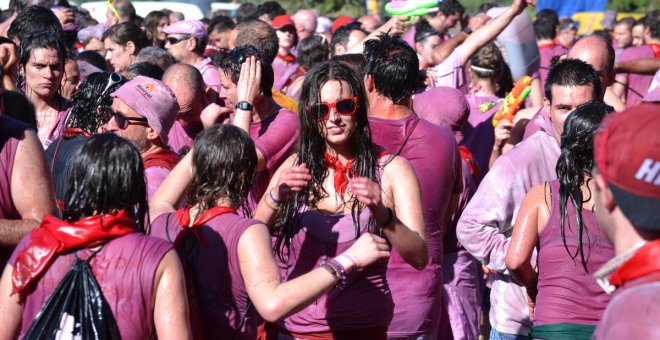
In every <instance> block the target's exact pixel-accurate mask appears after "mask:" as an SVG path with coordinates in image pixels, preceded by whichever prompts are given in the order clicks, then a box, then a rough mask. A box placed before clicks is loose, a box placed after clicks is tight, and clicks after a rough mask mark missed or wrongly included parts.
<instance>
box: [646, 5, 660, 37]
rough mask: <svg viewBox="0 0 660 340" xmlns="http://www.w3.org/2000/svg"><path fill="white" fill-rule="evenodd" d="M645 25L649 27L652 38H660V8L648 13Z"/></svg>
mask: <svg viewBox="0 0 660 340" xmlns="http://www.w3.org/2000/svg"><path fill="white" fill-rule="evenodd" d="M644 27H646V28H648V29H649V32H650V33H651V38H653V39H660V9H656V10H653V11H652V12H651V13H649V14H647V15H646V20H645V21H644Z"/></svg>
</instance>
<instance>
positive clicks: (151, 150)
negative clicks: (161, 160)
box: [140, 143, 164, 159]
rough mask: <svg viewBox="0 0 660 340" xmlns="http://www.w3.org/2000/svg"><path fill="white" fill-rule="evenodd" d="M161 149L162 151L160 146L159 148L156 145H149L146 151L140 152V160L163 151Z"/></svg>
mask: <svg viewBox="0 0 660 340" xmlns="http://www.w3.org/2000/svg"><path fill="white" fill-rule="evenodd" d="M163 149H164V147H162V146H159V145H156V144H153V143H149V146H148V147H147V149H145V150H144V151H141V152H140V156H142V158H143V159H144V158H145V157H147V156H149V155H151V154H153V153H156V152H158V151H160V150H163Z"/></svg>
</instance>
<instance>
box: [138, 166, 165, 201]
mask: <svg viewBox="0 0 660 340" xmlns="http://www.w3.org/2000/svg"><path fill="white" fill-rule="evenodd" d="M169 174H170V170H169V169H166V168H163V167H159V166H152V167H150V168H146V169H144V180H145V181H146V182H147V201H150V200H151V197H153V195H154V194H155V193H156V191H157V190H158V188H160V185H161V184H163V182H164V181H165V178H167V175H169Z"/></svg>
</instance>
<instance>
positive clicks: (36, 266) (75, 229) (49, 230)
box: [12, 210, 137, 294]
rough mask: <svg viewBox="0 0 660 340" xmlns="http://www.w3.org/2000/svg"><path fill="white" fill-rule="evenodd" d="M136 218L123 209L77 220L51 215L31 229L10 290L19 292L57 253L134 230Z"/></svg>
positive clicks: (42, 272) (97, 243) (102, 241)
mask: <svg viewBox="0 0 660 340" xmlns="http://www.w3.org/2000/svg"><path fill="white" fill-rule="evenodd" d="M136 227H137V226H136V224H135V220H134V219H133V218H131V217H130V216H129V215H128V213H126V211H125V210H121V211H119V212H118V213H116V214H105V215H94V216H90V217H84V218H81V219H80V220H78V221H76V222H69V221H63V220H60V219H58V218H55V217H53V216H51V215H47V216H46V217H44V219H43V221H42V222H41V225H40V226H39V228H37V229H34V230H33V231H32V232H31V233H30V239H29V241H28V246H27V247H26V248H25V249H23V250H22V251H21V252H20V253H19V254H18V256H17V257H16V264H15V265H14V272H13V273H12V283H13V286H14V289H13V293H19V294H20V293H22V292H23V291H24V290H25V289H26V288H27V287H28V286H29V285H30V284H31V283H33V282H35V281H36V280H38V279H39V278H40V277H41V275H43V274H44V273H45V272H46V271H47V270H48V268H49V267H50V266H51V265H52V264H53V261H55V259H56V258H57V256H58V255H60V254H64V253H67V252H71V251H73V250H77V249H82V248H90V247H97V246H100V245H102V244H105V243H106V242H108V241H110V240H112V239H115V238H118V237H121V236H124V235H126V234H130V233H133V232H135V231H136Z"/></svg>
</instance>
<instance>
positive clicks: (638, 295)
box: [593, 104, 660, 340]
mask: <svg viewBox="0 0 660 340" xmlns="http://www.w3.org/2000/svg"><path fill="white" fill-rule="evenodd" d="M658 131H660V105H657V104H642V105H639V106H636V107H633V108H630V109H627V110H626V111H624V112H621V113H615V114H612V115H611V116H610V117H606V119H605V120H603V122H602V123H601V126H600V129H599V130H598V132H597V134H596V137H595V139H594V158H595V165H594V169H593V176H594V179H595V181H596V189H595V192H594V193H593V195H594V199H595V206H594V210H595V211H594V213H595V215H596V219H597V221H598V225H599V226H600V228H601V229H602V230H603V232H604V233H605V235H606V236H607V238H608V240H609V241H610V242H611V243H612V244H613V245H614V251H615V253H616V257H614V258H613V259H612V260H610V261H609V262H607V263H606V264H605V265H604V266H603V267H602V268H601V269H600V270H599V271H597V272H596V274H595V275H594V276H595V277H596V279H597V280H598V283H599V284H601V286H602V287H603V288H604V289H605V291H607V292H608V293H612V292H614V296H613V298H612V300H611V301H610V303H609V304H608V306H607V309H605V313H604V314H603V316H602V318H601V320H600V322H599V323H598V326H597V327H596V331H595V332H594V337H593V339H599V340H600V339H658V338H660V322H658V320H660V303H659V301H658V297H660V134H658Z"/></svg>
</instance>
